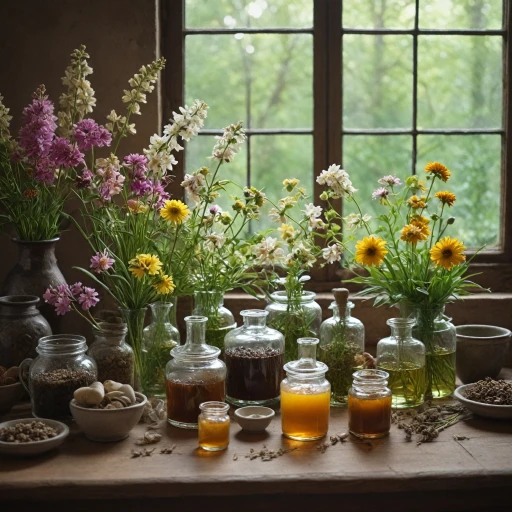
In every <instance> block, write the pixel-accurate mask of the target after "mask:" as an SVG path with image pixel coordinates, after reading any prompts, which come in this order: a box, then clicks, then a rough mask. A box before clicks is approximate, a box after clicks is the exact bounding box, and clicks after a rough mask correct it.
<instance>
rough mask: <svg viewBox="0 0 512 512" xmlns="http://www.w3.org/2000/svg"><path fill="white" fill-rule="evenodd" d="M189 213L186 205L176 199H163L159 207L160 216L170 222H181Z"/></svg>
mask: <svg viewBox="0 0 512 512" xmlns="http://www.w3.org/2000/svg"><path fill="white" fill-rule="evenodd" d="M189 215H190V210H189V209H188V206H187V205H186V204H185V203H183V202H181V201H179V200H177V199H172V200H170V201H169V200H167V201H165V203H164V205H163V207H162V208H160V216H161V217H162V218H163V219H164V220H165V221H167V222H172V223H173V224H181V223H182V222H183V221H185V220H187V218H188V216H189Z"/></svg>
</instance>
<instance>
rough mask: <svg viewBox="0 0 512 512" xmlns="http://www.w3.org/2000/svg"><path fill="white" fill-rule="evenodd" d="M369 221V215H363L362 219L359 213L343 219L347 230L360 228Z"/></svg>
mask: <svg viewBox="0 0 512 512" xmlns="http://www.w3.org/2000/svg"><path fill="white" fill-rule="evenodd" d="M370 219H371V217H370V215H368V214H367V213H365V214H364V215H363V216H362V217H361V214H360V213H351V214H350V215H347V216H346V217H345V222H346V223H347V227H348V229H356V228H360V227H362V226H363V225H364V223H365V222H369V221H370Z"/></svg>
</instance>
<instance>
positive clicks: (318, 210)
mask: <svg viewBox="0 0 512 512" xmlns="http://www.w3.org/2000/svg"><path fill="white" fill-rule="evenodd" d="M302 212H303V213H304V215H305V216H306V217H307V218H308V219H311V218H317V217H320V215H322V207H321V206H315V205H314V204H313V203H309V204H307V205H306V206H305V207H304V210H302Z"/></svg>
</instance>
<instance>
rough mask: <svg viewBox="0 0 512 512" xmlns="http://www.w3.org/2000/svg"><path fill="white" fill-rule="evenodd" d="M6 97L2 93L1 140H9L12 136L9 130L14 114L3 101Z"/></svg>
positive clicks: (0, 98) (0, 109)
mask: <svg viewBox="0 0 512 512" xmlns="http://www.w3.org/2000/svg"><path fill="white" fill-rule="evenodd" d="M3 99H4V97H3V96H2V95H1V94H0V140H4V141H7V140H9V139H10V138H11V133H10V132H9V124H10V122H11V119H12V116H10V115H8V114H9V109H8V108H7V107H6V106H5V105H4V104H3V103H2V101H3Z"/></svg>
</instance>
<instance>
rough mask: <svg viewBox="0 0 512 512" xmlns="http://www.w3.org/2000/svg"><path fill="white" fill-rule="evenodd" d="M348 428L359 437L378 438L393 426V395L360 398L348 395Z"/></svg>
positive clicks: (386, 433)
mask: <svg viewBox="0 0 512 512" xmlns="http://www.w3.org/2000/svg"><path fill="white" fill-rule="evenodd" d="M348 414H349V422H348V429H349V431H350V433H351V434H354V435H355V436H357V437H363V438H368V439H376V438H379V437H384V436H386V435H388V433H389V429H390V428H391V396H386V397H382V398H374V399H372V398H358V397H354V396H352V395H349V396H348Z"/></svg>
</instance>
